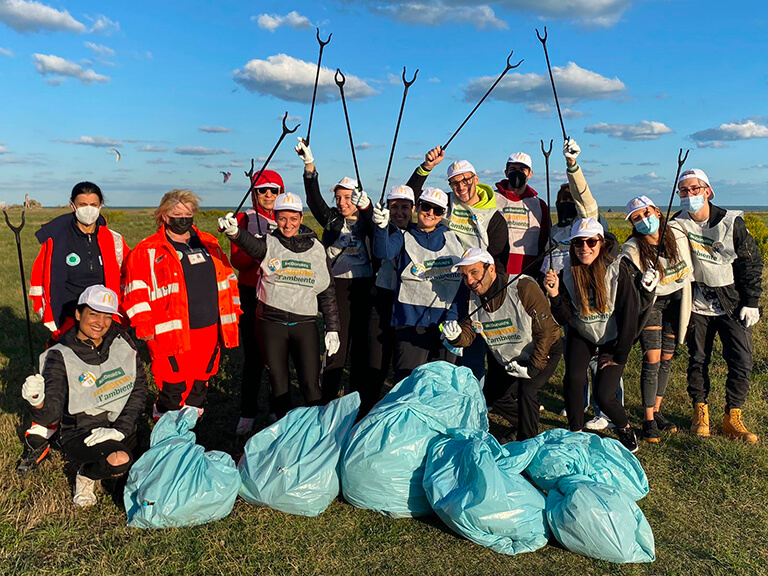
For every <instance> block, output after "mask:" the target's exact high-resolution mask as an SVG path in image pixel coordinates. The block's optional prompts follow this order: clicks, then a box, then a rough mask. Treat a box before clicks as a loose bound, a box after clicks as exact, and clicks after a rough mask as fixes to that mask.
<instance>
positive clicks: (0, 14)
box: [0, 0, 85, 34]
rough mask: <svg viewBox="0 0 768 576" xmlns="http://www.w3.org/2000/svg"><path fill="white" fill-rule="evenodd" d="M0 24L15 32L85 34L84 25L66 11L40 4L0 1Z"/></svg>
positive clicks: (25, 1)
mask: <svg viewBox="0 0 768 576" xmlns="http://www.w3.org/2000/svg"><path fill="white" fill-rule="evenodd" d="M0 22H2V23H4V24H5V25H6V26H8V27H9V28H13V29H14V30H16V32H21V33H22V34H25V33H27V32H42V31H48V32H77V33H78V34H79V33H82V32H85V25H84V24H83V23H82V22H78V21H77V20H75V19H74V18H72V16H70V14H69V12H67V11H66V10H56V9H55V8H51V7H50V6H46V5H45V4H42V3H41V2H34V1H28V0H0Z"/></svg>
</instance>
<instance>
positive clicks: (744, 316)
mask: <svg viewBox="0 0 768 576" xmlns="http://www.w3.org/2000/svg"><path fill="white" fill-rule="evenodd" d="M739 320H741V321H742V323H743V324H744V326H746V327H747V328H749V327H750V326H754V325H755V324H757V321H758V320H760V310H758V309H757V308H750V307H749V306H742V308H741V310H739ZM30 378H31V376H30ZM27 380H29V378H27Z"/></svg>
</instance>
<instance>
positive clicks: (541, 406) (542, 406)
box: [539, 404, 545, 412]
mask: <svg viewBox="0 0 768 576" xmlns="http://www.w3.org/2000/svg"><path fill="white" fill-rule="evenodd" d="M544 410H545V408H544V405H543V404H539V412H544Z"/></svg>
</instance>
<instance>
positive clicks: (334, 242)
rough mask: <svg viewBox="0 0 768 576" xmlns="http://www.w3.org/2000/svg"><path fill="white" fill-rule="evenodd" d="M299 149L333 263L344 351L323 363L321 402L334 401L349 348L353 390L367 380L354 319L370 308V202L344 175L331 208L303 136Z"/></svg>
mask: <svg viewBox="0 0 768 576" xmlns="http://www.w3.org/2000/svg"><path fill="white" fill-rule="evenodd" d="M295 150H296V153H297V154H298V155H299V157H300V158H301V159H302V160H303V162H304V190H305V192H306V194H307V205H308V206H309V211H310V212H311V213H312V215H313V216H314V217H315V218H316V219H317V221H318V223H319V224H320V225H321V226H322V227H323V236H322V243H323V246H325V250H326V253H327V254H328V258H329V259H330V262H331V273H332V275H333V277H334V280H335V289H336V302H337V304H338V307H339V322H340V327H341V328H340V331H339V337H340V339H341V347H340V348H339V352H338V354H336V355H334V356H333V357H332V358H331V357H327V358H326V359H325V367H324V369H323V402H330V401H331V400H333V399H334V398H336V397H338V395H339V387H340V385H341V377H342V375H343V373H344V365H345V364H346V361H347V351H348V349H349V347H350V345H351V347H352V350H351V351H350V352H351V353H350V355H349V356H350V364H351V365H350V382H351V384H352V389H355V388H354V387H355V386H356V385H357V383H358V382H361V381H362V379H363V378H364V377H365V375H364V371H365V351H364V349H363V346H365V342H366V328H367V324H366V323H365V322H359V321H357V322H356V321H354V319H359V318H367V317H368V315H369V314H370V310H371V289H372V288H373V266H372V265H371V258H370V236H371V235H372V233H373V230H372V225H371V222H370V218H371V201H370V200H369V199H368V195H367V194H366V193H365V192H364V191H362V190H360V189H359V186H358V183H357V180H354V179H353V178H347V177H344V178H342V179H341V180H340V181H339V182H338V183H337V184H336V185H334V186H333V188H332V189H331V192H333V197H334V200H335V201H336V207H334V208H331V207H329V206H328V204H326V202H325V200H324V199H323V195H322V193H321V192H320V184H319V183H318V176H317V170H316V169H315V159H314V158H313V156H312V150H311V149H310V148H309V146H307V145H306V143H305V142H304V140H303V139H301V138H299V143H298V144H297V145H296V148H295Z"/></svg>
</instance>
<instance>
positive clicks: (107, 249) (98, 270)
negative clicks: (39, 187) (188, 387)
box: [17, 182, 129, 473]
mask: <svg viewBox="0 0 768 576" xmlns="http://www.w3.org/2000/svg"><path fill="white" fill-rule="evenodd" d="M103 206H104V195H103V194H102V192H101V189H100V188H99V187H98V186H97V185H96V184H94V183H92V182H80V183H78V184H75V186H74V187H73V188H72V194H71V195H70V198H69V207H70V209H71V210H72V212H70V213H67V214H63V215H61V216H58V217H57V218H54V219H53V220H51V221H50V222H47V223H46V224H43V225H42V226H41V227H40V229H39V230H38V231H37V232H36V233H35V237H36V238H37V240H38V241H39V242H40V252H39V253H38V255H37V258H35V262H34V264H33V265H32V274H31V279H30V286H29V297H30V299H31V300H32V306H33V308H34V310H35V312H37V313H38V314H39V315H40V318H41V319H42V321H43V324H44V325H45V327H46V328H48V329H49V330H50V331H51V333H52V334H51V339H50V341H49V342H48V346H47V347H50V346H52V345H53V344H55V343H56V342H58V340H59V338H60V337H61V335H62V334H64V333H65V332H66V331H67V330H69V329H70V328H71V327H73V326H74V325H75V308H76V307H77V301H78V298H80V294H82V292H83V290H85V289H86V288H87V287H88V286H92V285H94V284H102V285H105V286H106V287H107V288H109V289H110V290H112V291H114V292H116V293H118V294H119V293H120V284H121V269H122V266H123V261H124V260H125V258H126V257H127V256H128V252H129V248H128V245H127V244H126V243H125V240H124V239H123V237H122V236H121V235H120V234H118V233H117V232H115V231H114V230H111V229H110V228H108V227H107V221H106V220H105V218H104V216H102V215H101V209H102V207H103ZM115 319H116V320H118V321H119V318H118V317H115ZM57 426H58V424H57V423H51V424H50V425H48V426H42V425H40V424H37V423H35V422H33V423H32V426H31V427H30V428H29V429H28V430H27V431H26V433H25V447H24V454H23V455H22V457H21V460H20V461H19V464H18V468H17V469H18V471H19V472H21V473H23V472H26V471H28V470H30V469H32V468H34V467H35V466H36V465H37V464H39V463H40V462H42V460H43V459H44V458H45V457H46V456H47V455H48V452H49V450H50V446H49V444H48V440H49V439H50V438H51V437H52V436H53V434H54V433H55V432H56V429H57Z"/></svg>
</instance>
